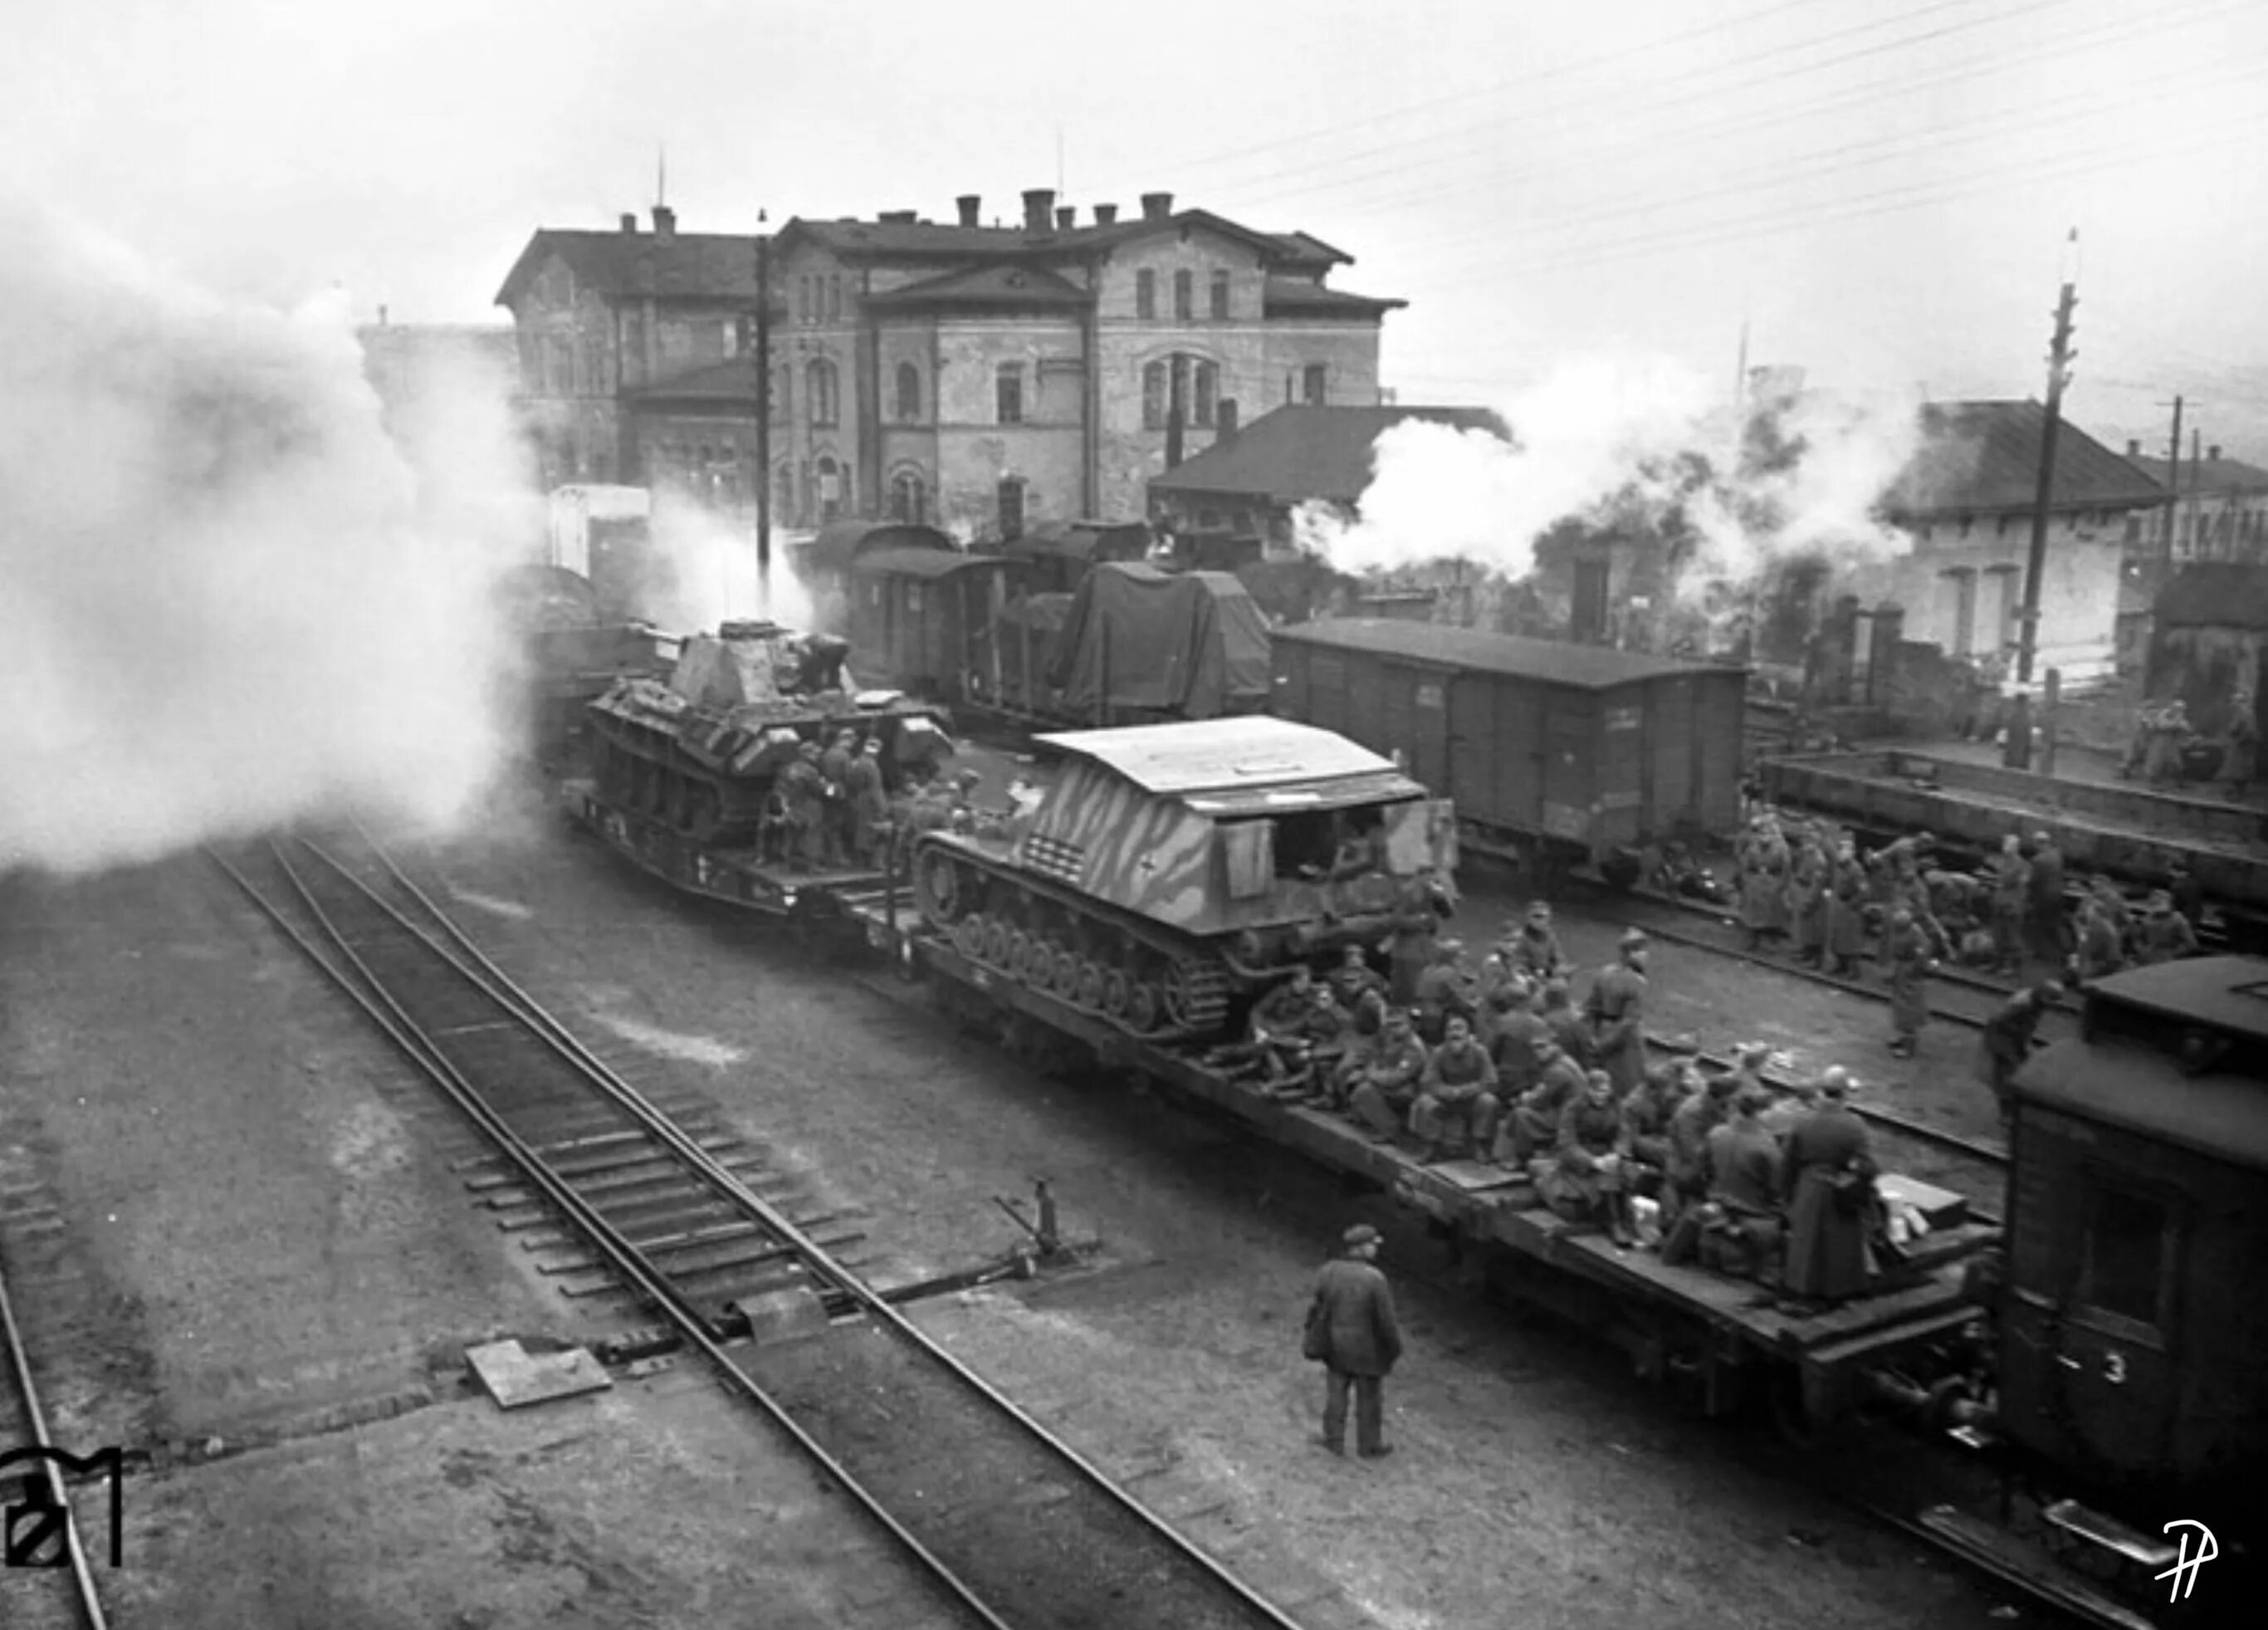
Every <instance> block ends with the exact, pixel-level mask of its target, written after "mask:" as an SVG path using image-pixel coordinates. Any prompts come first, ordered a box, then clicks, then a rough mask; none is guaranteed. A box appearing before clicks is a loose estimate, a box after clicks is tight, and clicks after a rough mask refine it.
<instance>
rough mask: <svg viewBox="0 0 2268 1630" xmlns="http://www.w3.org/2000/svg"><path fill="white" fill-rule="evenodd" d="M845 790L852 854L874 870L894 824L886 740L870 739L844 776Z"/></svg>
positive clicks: (859, 861) (859, 862) (861, 863)
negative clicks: (885, 772)
mask: <svg viewBox="0 0 2268 1630" xmlns="http://www.w3.org/2000/svg"><path fill="white" fill-rule="evenodd" d="M843 791H844V793H845V794H846V795H847V796H848V798H849V800H850V802H851V853H852V854H853V855H854V856H856V857H857V859H858V864H859V865H861V866H872V865H873V863H874V860H875V859H876V857H877V856H879V855H880V853H881V851H882V845H883V838H884V836H885V834H886V832H887V829H888V826H889V823H890V799H889V794H888V793H887V791H886V790H885V789H884V787H883V785H882V738H881V737H880V736H868V737H867V738H866V741H865V746H863V747H862V748H861V749H859V752H858V756H857V757H856V758H854V759H852V760H851V766H850V768H849V769H847V770H845V771H843Z"/></svg>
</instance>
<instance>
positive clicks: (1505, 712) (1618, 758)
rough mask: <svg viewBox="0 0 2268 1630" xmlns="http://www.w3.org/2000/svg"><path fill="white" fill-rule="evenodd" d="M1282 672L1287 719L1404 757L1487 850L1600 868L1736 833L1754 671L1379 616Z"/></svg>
mask: <svg viewBox="0 0 2268 1630" xmlns="http://www.w3.org/2000/svg"><path fill="white" fill-rule="evenodd" d="M1273 660H1274V668H1275V680H1276V696H1275V702H1274V704H1273V705H1274V707H1275V711H1276V712H1278V714H1280V715H1282V716H1283V717H1284V718H1286V719H1302V720H1305V721H1306V722H1307V723H1309V724H1313V725H1320V726H1322V727H1323V728H1325V729H1328V730H1339V731H1344V733H1345V734H1347V735H1349V736H1351V737H1352V738H1353V739H1354V740H1355V741H1360V742H1363V743H1365V744H1366V745H1367V746H1370V747H1373V748H1375V749H1378V750H1379V751H1381V752H1395V751H1398V752H1400V753H1401V754H1402V755H1403V762H1404V763H1406V764H1407V765H1408V767H1409V769H1410V773H1411V774H1412V775H1414V776H1416V777H1417V778H1418V780H1420V781H1422V782H1424V783H1425V785H1427V786H1430V787H1432V788H1435V789H1436V790H1438V791H1440V792H1442V793H1447V795H1448V796H1449V797H1450V798H1451V799H1452V800H1454V802H1455V804H1456V807H1457V815H1458V818H1459V819H1460V820H1461V821H1462V822H1465V823H1466V824H1467V826H1468V827H1469V829H1471V830H1473V832H1474V833H1475V834H1476V836H1477V837H1478V838H1479V839H1480V841H1481V843H1482V844H1484V845H1489V844H1507V845H1511V846H1513V847H1514V848H1517V849H1519V850H1522V851H1536V850H1540V851H1542V852H1544V853H1546V854H1547V855H1550V854H1557V855H1564V856H1567V857H1570V858H1573V857H1580V858H1582V859H1587V860H1588V861H1590V862H1591V863H1592V864H1594V865H1602V864H1605V863H1608V862H1609V860H1610V859H1613V858H1614V857H1615V856H1616V853H1617V852H1625V853H1626V852H1628V851H1630V850H1631V849H1634V848H1636V847H1637V846H1638V845H1644V844H1647V843H1651V842H1654V841H1657V840H1659V839H1662V838H1666V837H1673V836H1675V835H1678V834H1680V833H1702V832H1720V831H1727V830H1731V829H1732V828H1734V826H1736V825H1737V824H1738V822H1739V819H1740V809H1741V803H1740V777H1741V757H1742V741H1741V733H1742V717H1743V714H1744V712H1745V709H1746V702H1745V692H1746V686H1747V675H1746V672H1745V671H1744V670H1743V669H1741V668H1737V667H1726V666H1723V665H1720V664H1717V663H1711V662H1689V661H1679V660H1671V659H1668V658H1664V657H1654V656H1646V655H1641V654H1636V653H1629V652H1623V651H1615V650H1610V649H1608V648H1606V647H1604V646H1599V645H1570V644H1565V643H1563V642H1560V641H1557V640H1548V639H1526V638H1517V637H1515V636H1513V635H1509V634H1493V633H1487V632H1483V631H1476V630H1472V629H1462V628H1447V627H1443V626H1441V625H1440V624H1438V623H1410V622H1403V621H1399V620H1396V619H1389V618H1372V617H1348V618H1330V619H1326V620H1324V621H1322V622H1316V623H1306V624H1302V625H1300V626H1299V627H1293V628H1281V629H1278V630H1277V631H1275V639H1274V659H1273Z"/></svg>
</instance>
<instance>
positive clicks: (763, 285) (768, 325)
mask: <svg viewBox="0 0 2268 1630" xmlns="http://www.w3.org/2000/svg"><path fill="white" fill-rule="evenodd" d="M756 225H757V228H758V231H757V232H756V332H755V342H756V604H755V607H754V609H755V612H756V614H757V615H758V616H770V615H771V605H772V240H771V234H770V233H769V232H764V231H763V230H762V227H763V225H764V212H763V211H762V210H757V211H756Z"/></svg>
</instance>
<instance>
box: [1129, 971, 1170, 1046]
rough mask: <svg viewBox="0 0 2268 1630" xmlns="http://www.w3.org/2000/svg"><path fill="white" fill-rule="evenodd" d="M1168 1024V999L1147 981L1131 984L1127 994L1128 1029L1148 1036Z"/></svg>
mask: <svg viewBox="0 0 2268 1630" xmlns="http://www.w3.org/2000/svg"><path fill="white" fill-rule="evenodd" d="M1165 1022H1166V999H1165V998H1164V997H1163V996H1161V995H1160V994H1159V992H1158V987H1157V986H1156V985H1152V984H1151V983H1150V981H1149V980H1147V979H1136V980H1133V981H1131V982H1130V988H1129V989H1128V991H1127V992H1126V1028H1127V1029H1130V1030H1131V1031H1133V1032H1134V1034H1135V1035H1137V1036H1147V1035H1149V1034H1150V1032H1151V1031H1152V1030H1154V1029H1158V1027H1159V1026H1160V1025H1162V1024H1163V1023H1165Z"/></svg>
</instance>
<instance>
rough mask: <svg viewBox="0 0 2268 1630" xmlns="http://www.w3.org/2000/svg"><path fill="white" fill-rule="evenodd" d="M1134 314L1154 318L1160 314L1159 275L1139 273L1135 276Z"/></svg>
mask: <svg viewBox="0 0 2268 1630" xmlns="http://www.w3.org/2000/svg"><path fill="white" fill-rule="evenodd" d="M1134 314H1135V315H1136V316H1137V317H1154V316H1156V315H1157V314H1158V274H1157V273H1155V272H1153V271H1138V272H1136V273H1135V274H1134Z"/></svg>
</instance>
